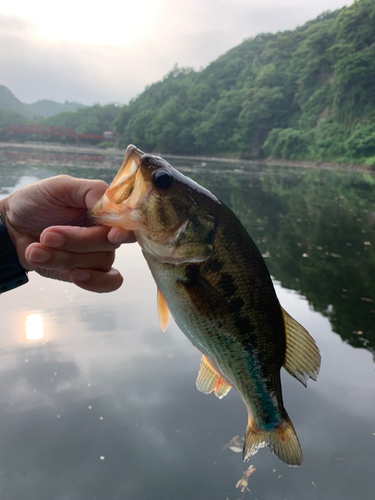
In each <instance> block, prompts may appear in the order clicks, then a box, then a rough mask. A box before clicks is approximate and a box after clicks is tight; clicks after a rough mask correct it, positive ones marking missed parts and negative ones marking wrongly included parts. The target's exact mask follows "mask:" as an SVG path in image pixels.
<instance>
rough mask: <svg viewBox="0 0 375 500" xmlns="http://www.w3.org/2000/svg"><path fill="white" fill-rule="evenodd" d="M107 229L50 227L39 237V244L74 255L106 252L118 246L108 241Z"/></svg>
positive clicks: (99, 227)
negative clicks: (73, 253)
mask: <svg viewBox="0 0 375 500" xmlns="http://www.w3.org/2000/svg"><path fill="white" fill-rule="evenodd" d="M109 231H110V228H109V227H105V226H92V227H78V226H52V227H48V228H47V229H45V230H44V231H43V232H42V234H41V235H40V243H41V244H42V245H43V246H45V247H48V248H57V249H59V250H65V251H68V252H75V253H88V252H107V251H113V250H116V248H118V247H119V246H120V244H118V243H112V242H110V241H109V240H108V233H109Z"/></svg>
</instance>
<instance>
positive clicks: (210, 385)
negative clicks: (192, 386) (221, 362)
mask: <svg viewBox="0 0 375 500" xmlns="http://www.w3.org/2000/svg"><path fill="white" fill-rule="evenodd" d="M196 386H197V389H198V390H199V391H201V392H204V393H205V394H210V392H214V393H215V396H216V397H218V398H219V399H221V398H223V397H224V396H226V395H227V394H228V392H229V391H230V388H231V386H230V385H229V384H228V382H227V381H226V380H224V379H223V377H222V376H221V375H219V374H218V373H217V372H216V371H215V370H214V368H212V366H211V364H210V362H209V361H208V359H207V358H206V356H204V355H203V356H202V361H201V366H200V367H199V372H198V377H197V381H196Z"/></svg>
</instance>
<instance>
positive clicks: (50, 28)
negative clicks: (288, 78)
mask: <svg viewBox="0 0 375 500" xmlns="http://www.w3.org/2000/svg"><path fill="white" fill-rule="evenodd" d="M351 3H352V0H347V1H344V0H314V2H312V1H311V0H188V1H186V0H184V1H182V0H136V1H135V0H131V1H130V0H122V1H119V0H105V1H101V2H92V1H91V2H88V1H87V0H64V1H63V2H62V1H60V2H57V3H56V2H50V1H48V2H47V1H46V0H33V1H30V0H12V2H7V3H5V1H4V0H0V84H2V85H5V86H7V87H8V88H9V89H10V90H11V91H12V92H13V93H14V94H15V96H16V97H18V99H20V100H21V101H22V102H25V103H32V102H35V101H37V100H39V99H51V100H54V101H58V102H65V101H66V100H68V101H77V102H81V103H83V104H86V105H90V104H94V103H100V104H106V103H110V102H116V103H121V104H124V103H127V102H129V100H130V99H132V98H134V97H136V96H137V95H139V94H140V93H142V91H143V90H144V88H145V87H146V85H150V84H151V83H154V82H156V81H158V80H160V79H162V78H163V76H164V75H166V74H167V73H168V72H169V71H170V70H171V69H172V68H173V66H174V65H175V64H176V63H177V64H178V65H179V66H180V67H182V66H189V67H193V68H195V69H199V68H202V67H205V66H207V65H208V64H209V63H210V62H212V61H214V60H215V59H216V58H217V57H219V56H220V55H221V54H224V53H225V52H227V51H228V50H229V49H231V48H233V47H235V46H236V45H239V44H240V43H241V42H242V41H243V40H244V39H245V38H249V37H253V36H255V35H257V34H258V33H262V32H277V31H284V30H288V29H295V28H296V27H297V26H300V25H302V24H304V23H305V22H306V21H308V20H310V19H313V18H315V17H316V16H318V15H319V14H321V13H322V12H324V11H327V10H335V9H337V8H341V7H343V6H344V5H350V4H351Z"/></svg>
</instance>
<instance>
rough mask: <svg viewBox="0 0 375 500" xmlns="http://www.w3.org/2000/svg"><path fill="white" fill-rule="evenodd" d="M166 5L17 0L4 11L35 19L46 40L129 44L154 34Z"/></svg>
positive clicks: (150, 0)
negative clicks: (158, 19) (57, 3)
mask: <svg viewBox="0 0 375 500" xmlns="http://www.w3.org/2000/svg"><path fill="white" fill-rule="evenodd" d="M162 5H163V0H138V1H137V2H133V1H129V0H125V1H124V2H120V3H119V2H116V1H115V0H108V1H107V2H105V4H101V3H99V4H96V5H95V4H93V3H92V2H88V1H82V2H76V1H75V0H66V1H65V2H64V3H63V4H60V6H59V9H58V11H57V12H56V5H55V4H51V2H47V1H46V0H35V1H34V2H29V1H26V0H15V1H14V2H11V3H8V5H4V7H2V8H1V12H2V13H4V14H8V15H13V16H17V17H20V18H23V19H27V20H28V21H31V22H32V23H34V25H35V31H34V34H35V35H36V36H37V37H38V38H41V39H44V40H50V41H52V40H55V41H57V40H58V41H67V42H74V43H84V44H87V45H117V46H123V47H124V46H128V47H129V46H132V45H134V44H136V43H137V42H139V41H140V40H142V39H145V38H149V37H150V32H152V31H153V29H152V28H153V26H155V19H156V16H157V15H158V14H159V13H160V11H161V10H162ZM155 29H156V27H155Z"/></svg>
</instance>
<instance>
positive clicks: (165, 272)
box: [90, 145, 320, 466]
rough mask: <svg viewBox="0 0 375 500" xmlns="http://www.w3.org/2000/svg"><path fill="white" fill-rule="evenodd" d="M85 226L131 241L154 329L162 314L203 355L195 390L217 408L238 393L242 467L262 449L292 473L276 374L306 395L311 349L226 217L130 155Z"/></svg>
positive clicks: (173, 176) (165, 168)
mask: <svg viewBox="0 0 375 500" xmlns="http://www.w3.org/2000/svg"><path fill="white" fill-rule="evenodd" d="M90 216H91V218H92V220H93V221H94V222H96V223H98V224H104V225H109V226H119V227H122V228H124V229H130V230H133V231H134V232H135V235H136V238H137V240H138V242H139V244H140V246H141V247H142V250H143V255H144V257H145V259H146V261H147V263H148V266H149V268H150V270H151V273H152V275H153V277H154V280H155V282H156V284H157V287H158V292H157V302H158V313H159V318H160V325H161V328H162V329H163V330H165V328H166V327H167V325H168V321H169V311H170V313H171V314H172V316H173V318H174V319H175V321H176V323H177V325H178V326H179V328H180V329H181V330H182V331H183V333H184V334H185V335H186V336H187V337H188V338H189V339H190V340H191V342H192V343H193V344H194V345H195V346H196V347H197V348H198V349H199V350H200V351H201V352H202V355H203V356H202V361H201V366H200V368H199V372H198V378H197V381H196V385H197V388H198V389H199V390H200V391H202V392H204V393H206V394H208V393H210V392H214V394H215V395H216V396H217V397H218V398H222V397H223V396H225V395H226V394H227V393H228V391H229V390H230V388H231V387H235V388H236V389H237V391H238V392H239V394H240V396H241V398H242V399H243V402H244V403H245V406H246V409H247V412H248V426H247V430H246V437H245V443H244V450H243V457H244V460H245V461H247V460H248V459H249V457H250V456H251V455H253V454H254V453H256V452H257V451H258V450H259V448H262V447H264V446H269V447H270V449H271V451H272V452H273V453H275V454H276V455H277V456H278V457H279V458H280V459H281V460H282V461H283V462H285V463H286V464H288V465H294V466H297V465H300V464H301V463H302V458H303V457H302V451H301V447H300V444H299V441H298V438H297V435H296V432H295V430H294V427H293V424H292V422H291V421H290V419H289V417H288V414H287V412H286V410H285V408H284V405H283V398H282V391H281V381H280V369H281V367H282V366H283V367H284V368H285V369H286V370H287V371H288V372H289V373H290V374H291V375H293V376H294V377H295V378H297V379H298V380H299V381H300V382H302V383H303V384H304V385H306V382H307V379H308V378H311V379H313V380H316V378H317V375H318V372H319V368H320V354H319V349H318V347H317V346H316V344H315V342H314V340H313V339H312V338H311V337H310V335H309V334H308V332H307V331H306V330H305V329H304V328H303V327H302V326H301V325H300V324H299V323H297V322H296V321H295V320H294V319H293V318H292V317H291V316H289V315H288V314H287V313H286V312H285V311H284V310H283V309H282V308H281V306H280V304H279V301H278V299H277V297H276V294H275V290H274V287H273V284H272V281H271V277H270V275H269V273H268V270H267V267H266V265H265V263H264V260H263V258H262V256H261V254H260V253H259V250H258V249H257V247H256V245H255V244H254V242H253V241H252V239H251V238H250V236H249V235H248V233H247V232H246V230H245V229H244V227H243V226H242V224H241V223H240V221H239V220H238V219H237V217H236V216H235V215H234V214H233V212H232V211H231V210H230V209H229V208H228V207H226V206H225V205H224V204H223V203H221V202H220V201H219V200H218V199H217V198H216V197H215V196H214V195H213V194H212V193H211V192H209V191H208V190H206V189H205V188H203V187H202V186H200V185H198V184H196V183H195V182H194V181H192V180H191V179H189V178H188V177H185V176H184V175H182V174H181V173H180V172H178V171H177V170H176V169H174V168H173V167H172V166H171V165H169V163H167V162H166V161H165V160H164V159H162V158H160V157H157V156H153V155H149V154H145V153H143V152H142V151H140V150H139V149H137V148H136V147H135V146H132V145H131V146H128V148H127V150H126V154H125V160H124V163H123V165H122V167H121V169H120V170H119V172H118V174H117V175H116V177H115V179H114V180H113V182H112V184H111V186H110V187H109V189H108V190H107V191H106V193H105V195H104V196H103V198H102V199H101V200H99V202H98V203H97V204H96V205H95V207H94V208H93V209H92V210H91V212H90Z"/></svg>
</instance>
